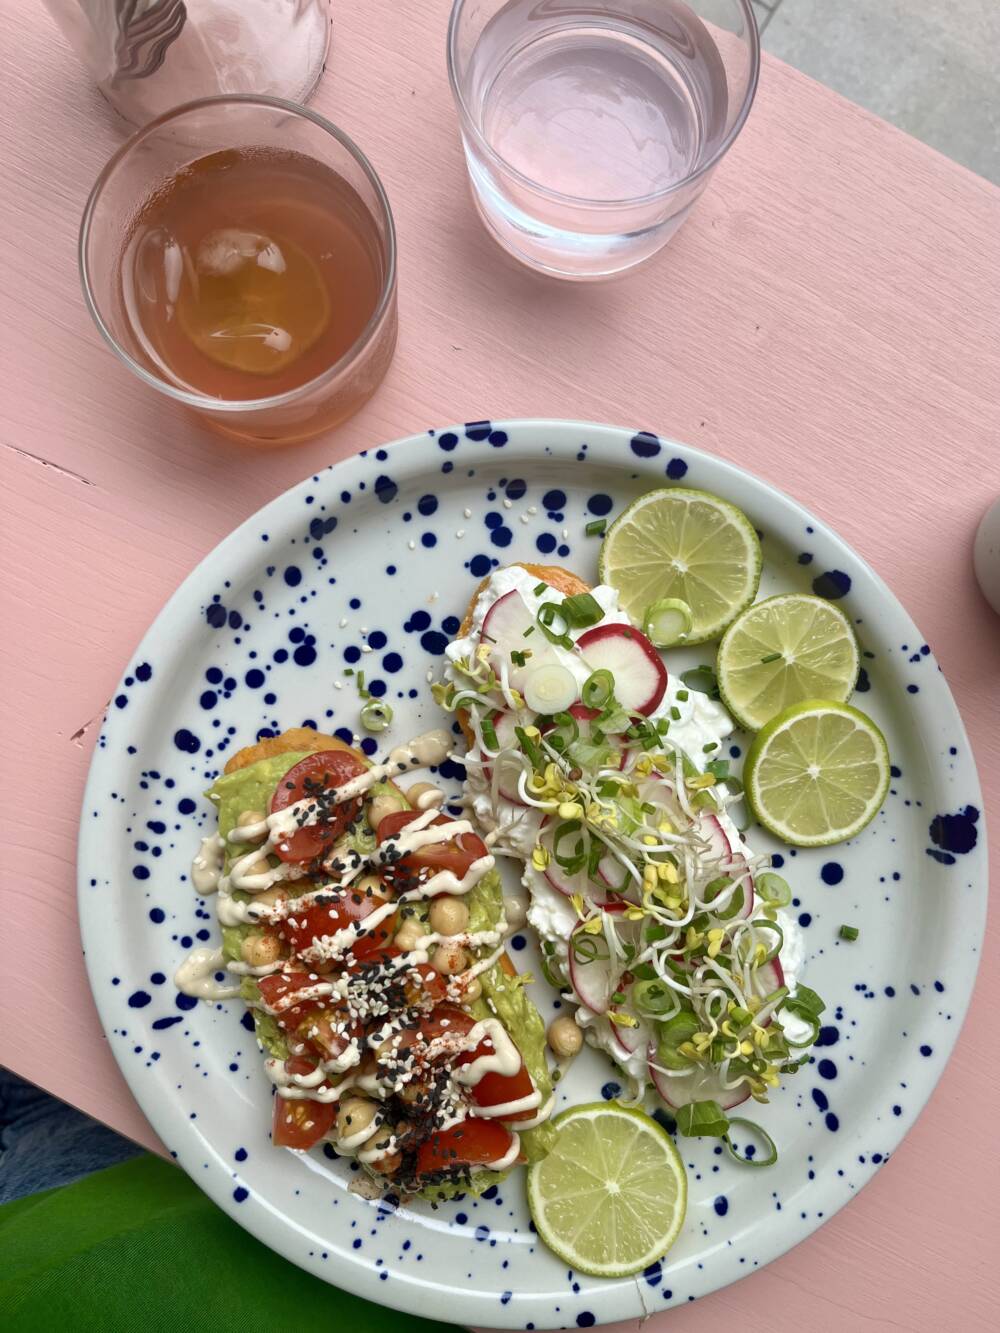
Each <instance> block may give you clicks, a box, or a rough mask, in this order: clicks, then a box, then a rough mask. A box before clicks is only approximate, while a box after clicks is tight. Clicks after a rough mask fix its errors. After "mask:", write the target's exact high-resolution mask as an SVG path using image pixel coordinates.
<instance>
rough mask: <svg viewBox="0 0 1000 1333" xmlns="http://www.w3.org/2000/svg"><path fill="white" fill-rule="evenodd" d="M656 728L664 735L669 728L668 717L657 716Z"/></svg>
mask: <svg viewBox="0 0 1000 1333" xmlns="http://www.w3.org/2000/svg"><path fill="white" fill-rule="evenodd" d="M656 730H657V732H658V733H659V734H660V735H661V736H665V735H666V734H667V732H668V731H669V730H670V719H669V718H668V717H661V718H657V721H656Z"/></svg>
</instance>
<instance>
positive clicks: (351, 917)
mask: <svg viewBox="0 0 1000 1333" xmlns="http://www.w3.org/2000/svg"><path fill="white" fill-rule="evenodd" d="M386 901H387V900H386V899H385V898H379V897H377V896H376V895H375V894H372V896H371V897H368V896H367V895H366V894H364V893H360V892H356V891H354V890H352V889H350V888H348V889H344V890H331V892H330V902H328V903H327V902H316V903H315V905H314V906H312V907H308V908H306V909H305V911H296V910H295V906H294V904H293V905H292V906H291V908H290V910H289V915H288V917H287V918H286V919H285V921H284V922H283V923H282V925H281V927H280V929H279V932H278V933H279V935H280V936H282V937H283V938H284V939H286V940H287V941H288V942H289V944H290V945H291V946H292V951H293V953H295V954H300V953H302V951H303V949H308V948H310V947H311V946H312V944H313V942H314V940H318V939H322V938H323V937H324V936H325V935H335V934H336V933H337V931H339V930H346V929H347V928H348V927H349V926H352V925H354V924H355V923H356V922H357V923H359V925H360V923H361V922H363V921H364V920H365V918H366V917H369V916H371V914H372V913H373V912H374V911H375V910H376V908H379V907H384V906H385V904H386ZM395 929H396V915H395V913H393V914H392V915H391V916H388V917H386V918H384V919H383V920H382V921H380V922H379V923H378V924H377V925H375V926H373V927H371V929H368V930H366V929H365V927H364V926H363V925H361V926H360V931H359V933H358V935H357V938H356V939H355V940H354V941H353V943H351V946H350V951H351V953H352V954H353V955H354V957H355V958H356V959H358V960H359V961H363V960H365V959H369V958H373V957H375V956H376V955H377V954H378V952H379V950H380V949H381V948H382V946H383V945H384V944H385V942H386V940H388V939H389V938H390V936H391V935H392V934H393V933H394V932H395Z"/></svg>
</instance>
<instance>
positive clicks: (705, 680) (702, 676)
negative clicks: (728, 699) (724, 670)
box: [681, 666, 719, 699]
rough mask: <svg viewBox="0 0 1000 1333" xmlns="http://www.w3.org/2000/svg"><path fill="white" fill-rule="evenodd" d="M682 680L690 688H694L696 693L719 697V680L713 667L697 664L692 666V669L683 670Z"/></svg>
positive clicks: (713, 697)
mask: <svg viewBox="0 0 1000 1333" xmlns="http://www.w3.org/2000/svg"><path fill="white" fill-rule="evenodd" d="M681 680H682V681H683V682H684V684H685V685H686V686H687V687H688V689H689V690H694V692H695V694H707V695H709V697H710V698H712V699H718V697H719V682H718V681H717V680H716V678H715V672H714V671H713V670H712V668H711V667H708V666H697V667H692V668H691V670H690V671H682V672H681Z"/></svg>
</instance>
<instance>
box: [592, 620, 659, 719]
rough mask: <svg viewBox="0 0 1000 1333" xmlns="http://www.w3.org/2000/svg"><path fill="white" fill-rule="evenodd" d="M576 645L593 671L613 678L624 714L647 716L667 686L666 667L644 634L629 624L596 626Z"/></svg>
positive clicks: (616, 696)
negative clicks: (604, 673) (607, 673)
mask: <svg viewBox="0 0 1000 1333" xmlns="http://www.w3.org/2000/svg"><path fill="white" fill-rule="evenodd" d="M576 646H577V648H579V650H580V652H581V653H583V656H584V658H585V660H586V663H587V665H588V666H589V667H590V668H591V669H592V670H593V671H599V670H601V669H602V668H603V669H604V670H606V671H610V672H611V674H612V675H613V676H614V678H615V698H616V699H617V700H618V702H619V703H620V704H621V706H622V708H624V709H625V711H626V712H627V713H643V714H645V715H646V716H648V715H649V714H650V713H652V712H653V710H654V709H655V708H656V706H657V705H658V704H659V702H660V700H661V699H662V698H663V696H664V694H665V693H666V689H667V668H666V667H665V666H664V665H663V662H662V660H661V658H660V655H659V653H658V652H657V651H656V649H655V648H654V647H653V645H652V644H651V643H650V641H649V640H648V639H647V638H646V636H645V634H643V633H641V632H640V631H639V630H637V629H633V628H632V626H631V625H595V627H594V628H593V629H588V630H585V631H584V633H583V634H581V635H580V637H579V638H578V639H577V641H576Z"/></svg>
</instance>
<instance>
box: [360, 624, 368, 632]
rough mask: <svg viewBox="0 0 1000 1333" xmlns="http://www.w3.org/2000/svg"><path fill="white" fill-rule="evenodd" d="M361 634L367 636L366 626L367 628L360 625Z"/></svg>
mask: <svg viewBox="0 0 1000 1333" xmlns="http://www.w3.org/2000/svg"><path fill="white" fill-rule="evenodd" d="M361 633H362V634H367V633H368V626H367V625H362V626H361Z"/></svg>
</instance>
